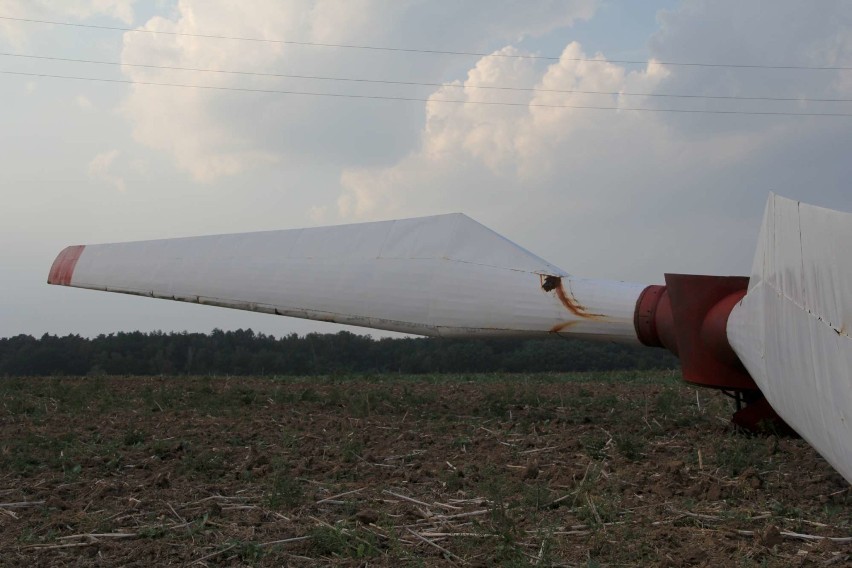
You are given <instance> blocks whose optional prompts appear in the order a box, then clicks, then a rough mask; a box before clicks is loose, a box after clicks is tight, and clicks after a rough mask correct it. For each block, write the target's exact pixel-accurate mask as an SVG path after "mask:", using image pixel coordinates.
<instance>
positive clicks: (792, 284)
mask: <svg viewBox="0 0 852 568" xmlns="http://www.w3.org/2000/svg"><path fill="white" fill-rule="evenodd" d="M850 324H852V215H851V214H848V213H840V212H838V211H832V210H830V209H823V208H820V207H814V206H810V205H804V204H800V203H798V202H796V201H791V200H789V199H784V198H781V197H777V196H775V195H772V196H770V198H769V202H768V203H767V205H766V214H765V217H764V220H763V227H762V229H761V236H760V240H759V243H758V248H757V254H756V256H755V259H754V267H753V269H752V274H751V279H750V281H749V289H748V293H747V294H746V296H745V298H743V300H742V301H741V302H740V304H738V305H737V306H736V307H735V308H734V310H733V311H732V312H731V316H730V318H729V319H728V338H729V341H730V343H731V345H732V346H733V348H734V351H736V353H737V355H738V356H739V358H740V360H742V362H743V363H744V364H745V366H746V368H747V369H748V371H749V373H750V374H751V376H752V377H753V378H754V380H755V382H756V383H757V386H758V387H760V390H761V391H763V393H764V395H766V398H767V400H768V401H769V404H771V405H772V408H774V409H775V410H776V411H777V412H778V414H779V415H780V416H781V417H782V418H783V419H784V420H785V421H786V422H787V423H788V424H789V425H790V426H792V427H793V428H794V429H795V430H796V431H797V432H798V433H799V434H800V435H801V436H802V437H803V438H804V439H805V440H807V441H808V442H809V443H810V444H811V445H812V446H813V447H814V448H816V450H817V451H818V452H819V453H820V454H822V455H823V457H825V459H826V460H828V462H829V463H831V465H833V466H834V467H835V469H837V470H838V471H839V472H840V473H841V474H842V475H843V476H844V477H845V478H846V479H847V480H848V481H849V482H850V483H852V339H850V337H849V331H850V329H852V328H850Z"/></svg>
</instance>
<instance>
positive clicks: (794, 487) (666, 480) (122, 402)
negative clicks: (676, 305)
mask: <svg viewBox="0 0 852 568" xmlns="http://www.w3.org/2000/svg"><path fill="white" fill-rule="evenodd" d="M731 409H732V408H731V404H730V402H729V400H728V399H727V398H726V397H725V396H724V395H723V394H722V393H718V392H715V391H710V390H703V389H699V390H696V389H694V388H692V387H690V386H688V385H686V384H684V383H682V382H680V381H679V378H678V377H676V376H674V375H667V374H657V375H644V374H636V373H627V374H624V373H622V374H620V375H585V376H578V375H523V376H464V377H459V376H455V377H447V376H440V377H439V376H429V377H422V376H420V377H410V376H379V377H326V378H321V379H315V378H311V379H293V378H286V379H284V378H233V377H221V378H185V377H160V378H132V377H125V378H121V377H99V378H93V377H88V378H77V379H67V378H39V379H22V378H6V379H0V564H2V565H3V566H184V565H192V566H244V565H256V566H282V565H287V566H316V565H335V566H398V565H401V564H404V565H409V564H410V565H421V566H453V565H458V566H584V567H592V566H671V567H678V566H708V567H709V566H712V567H718V566H743V567H748V566H755V567H758V566H760V567H764V566H766V567H771V566H825V565H832V566H849V565H852V560H851V559H852V539H850V538H849V537H852V496H850V485H849V484H848V483H847V482H846V481H845V480H844V479H843V478H842V477H841V476H840V475H838V474H837V473H836V472H835V471H834V470H833V469H832V468H831V466H829V465H828V464H827V463H826V462H825V461H824V460H823V459H822V458H821V457H820V456H819V455H818V454H817V453H816V452H815V451H814V450H813V449H811V448H810V447H809V446H808V444H807V443H805V442H804V441H803V440H800V439H794V438H785V437H776V436H772V435H768V436H758V437H753V436H748V435H745V434H742V433H739V432H737V431H735V430H734V429H733V428H732V427H731V426H730V425H729V418H730V414H731Z"/></svg>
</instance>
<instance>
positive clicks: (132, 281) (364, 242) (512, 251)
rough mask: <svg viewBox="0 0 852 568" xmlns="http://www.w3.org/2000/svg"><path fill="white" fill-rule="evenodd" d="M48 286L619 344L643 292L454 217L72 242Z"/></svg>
mask: <svg viewBox="0 0 852 568" xmlns="http://www.w3.org/2000/svg"><path fill="white" fill-rule="evenodd" d="M48 282H49V283H51V284H59V285H66V286H74V287H79V288H89V289H94V290H103V291H108V292H120V293H126V294H136V295H141V296H149V297H154V298H164V299H170V300H179V301H186V302H195V303H199V304H208V305H214V306H222V307H228V308H236V309H242V310H251V311H257V312H265V313H270V314H278V315H284V316H292V317H299V318H307V319H313V320H320V321H327V322H335V323H341V324H349V325H356V326H363V327H368V328H375V329H384V330H390V331H399V332H405V333H412V334H418V335H429V336H441V337H467V336H517V337H535V336H545V335H548V334H553V333H560V334H574V335H579V336H583V337H587V338H592V339H600V340H605V341H619V342H627V343H637V342H638V340H637V336H636V332H635V330H634V323H633V317H634V310H635V306H636V300H637V298H638V297H639V295H640V294H641V292H642V290H643V289H644V288H645V286H643V285H640V284H630V283H624V282H611V281H596V280H584V279H579V278H574V277H572V276H569V275H568V274H567V273H566V272H564V271H563V270H561V269H559V268H557V267H555V266H553V265H552V264H550V263H548V262H546V261H544V260H542V259H541V258H539V257H537V256H535V255H534V254H532V253H530V252H529V251H527V250H525V249H523V248H522V247H520V246H518V245H516V244H515V243H513V242H511V241H509V240H507V239H506V238H504V237H502V236H500V235H498V234H497V233H495V232H493V231H491V230H490V229H488V228H486V227H484V226H483V225H481V224H479V223H477V222H476V221H474V220H472V219H470V218H469V217H467V216H465V215H462V214H451V215H439V216H433V217H423V218H415V219H403V220H396V221H384V222H377V223H359V224H351V225H340V226H333V227H317V228H309V229H294V230H282V231H267V232H258V233H244V234H233V235H217V236H206V237H190V238H181V239H165V240H152V241H140V242H130V243H118V244H101V245H85V246H82V245H80V246H74V247H68V248H67V249H65V250H64V251H62V253H60V255H59V256H58V257H57V259H56V260H55V261H54V264H53V267H52V268H51V271H50V276H49V278H48Z"/></svg>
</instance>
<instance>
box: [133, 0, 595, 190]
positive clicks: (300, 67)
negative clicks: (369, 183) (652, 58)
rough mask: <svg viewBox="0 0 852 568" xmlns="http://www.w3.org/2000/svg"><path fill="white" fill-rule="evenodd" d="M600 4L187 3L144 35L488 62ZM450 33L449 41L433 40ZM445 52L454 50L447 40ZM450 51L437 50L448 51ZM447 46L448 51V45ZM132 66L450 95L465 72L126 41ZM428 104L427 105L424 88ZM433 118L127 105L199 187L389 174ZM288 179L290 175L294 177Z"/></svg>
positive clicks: (136, 76) (178, 98)
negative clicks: (269, 171) (445, 88)
mask: <svg viewBox="0 0 852 568" xmlns="http://www.w3.org/2000/svg"><path fill="white" fill-rule="evenodd" d="M594 7H595V1H594V0H543V1H541V2H537V3H536V5H535V7H534V8H533V7H530V5H529V4H528V3H527V2H520V1H517V0H507V1H504V2H498V3H494V2H491V1H486V0H475V1H468V2H464V3H452V4H450V5H443V4H441V5H440V6H439V5H434V4H430V3H424V2H422V1H419V0H397V1H395V2H391V3H388V2H386V1H384V0H351V1H347V2H339V1H337V0H320V1H318V2H297V1H287V2H279V1H263V2H253V3H252V8H251V9H246V8H245V7H244V6H242V5H240V4H235V3H233V2H227V1H224V0H205V1H204V2H201V1H199V0H181V1H180V2H179V3H178V5H177V9H176V12H175V15H174V17H173V18H164V17H154V18H151V19H149V20H148V21H147V22H145V24H144V26H143V27H144V28H145V29H150V30H161V31H169V32H178V33H186V34H213V35H216V34H221V35H228V36H240V37H250V38H261V39H263V38H266V39H282V38H283V39H287V40H292V41H305V42H320V43H342V44H346V43H349V44H371V45H387V46H423V47H424V48H434V47H435V46H436V45H437V46H438V47H446V48H448V49H458V50H468V51H469V50H481V49H489V48H490V47H491V44H493V43H495V42H505V41H514V40H517V39H520V38H523V37H527V36H535V35H541V34H545V33H548V32H550V31H552V30H555V29H560V28H562V27H565V26H570V25H571V24H572V23H573V22H575V21H576V20H578V19H586V18H589V17H591V15H592V14H593V12H594ZM436 29H438V30H441V34H440V35H439V36H436V35H435V33H434V31H435V30H436ZM443 38H452V39H446V40H444V39H443ZM436 42H437V43H436ZM445 42H446V43H445ZM122 60H123V61H125V62H128V63H135V62H145V63H150V64H154V65H157V64H162V65H171V66H185V67H196V68H205V69H220V70H237V71H258V72H273V73H284V74H300V75H312V76H327V77H355V78H374V79H391V80H406V79H411V80H415V81H416V80H420V81H423V80H433V81H440V80H442V79H443V78H445V77H446V74H447V73H449V72H452V70H453V68H454V66H455V65H456V64H457V60H455V59H453V58H446V57H443V58H441V57H434V56H421V55H417V54H404V55H403V54H399V53H388V52H365V51H361V50H343V49H337V48H329V47H325V48H323V47H309V46H298V45H287V44H281V43H264V42H239V41H223V40H211V39H205V38H193V37H186V36H173V35H155V34H134V33H127V34H125V36H124V48H123V52H122ZM123 72H124V73H125V74H126V76H127V77H128V78H129V79H132V80H136V81H156V82H180V83H192V84H203V85H208V86H215V87H225V88H230V87H238V88H253V89H278V90H291V91H307V92H324V93H339V94H359V95H372V94H386V95H387V94H390V95H391V96H394V95H402V96H412V94H411V93H412V92H415V93H416V91H412V90H411V89H410V88H402V87H399V88H397V89H392V88H388V87H387V86H383V87H377V86H375V85H363V84H362V85H358V84H353V83H347V84H341V83H335V82H329V81H321V80H305V79H302V80H296V79H283V78H270V77H258V76H251V75H245V74H238V75H234V74H210V73H195V74H188V73H176V72H173V71H166V70H156V69H141V68H124V70H123ZM419 92H420V93H421V94H420V95H417V94H415V96H425V95H427V94H428V91H424V90H423V89H422V88H421V89H420V91H419ZM422 113H423V108H422V105H417V104H413V103H404V102H400V103H377V102H375V101H364V100H346V99H323V98H317V97H308V96H298V95H289V96H288V95H281V94H275V93H267V94H264V93H233V92H223V91H215V90H193V89H177V88H175V89H168V88H163V87H146V86H141V85H139V86H134V87H133V88H132V89H131V93H130V95H129V97H128V98H127V100H126V101H125V103H124V105H123V114H124V116H125V117H127V119H128V120H129V121H130V123H131V124H132V126H133V134H134V137H135V139H136V140H137V141H138V142H140V143H142V144H144V145H146V146H148V147H151V148H155V149H158V150H160V151H163V152H166V153H168V154H169V155H171V156H172V157H173V159H174V160H175V162H176V164H177V165H178V167H179V168H180V169H182V170H184V171H186V172H188V173H189V174H191V175H192V176H193V177H194V178H195V179H196V180H198V181H212V180H215V179H217V178H220V177H223V176H228V175H234V174H237V173H240V172H244V171H247V170H251V169H254V168H257V167H262V166H264V165H268V164H275V163H283V164H286V163H288V162H289V163H292V162H299V163H305V162H309V161H314V162H321V163H324V164H327V165H329V167H343V166H347V165H355V164H379V163H384V164H387V163H390V162H392V161H393V160H395V159H397V158H399V157H401V156H403V155H404V154H405V152H407V151H408V150H410V149H411V148H412V144H413V143H414V142H415V141H416V140H417V131H418V129H419V128H420V126H421V124H422ZM281 167H285V166H284V165H282V166H281Z"/></svg>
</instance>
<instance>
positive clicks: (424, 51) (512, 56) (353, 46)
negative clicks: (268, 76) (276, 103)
mask: <svg viewBox="0 0 852 568" xmlns="http://www.w3.org/2000/svg"><path fill="white" fill-rule="evenodd" d="M0 20H7V21H12V22H23V23H30V24H49V25H53V26H66V27H74V28H88V29H96V30H111V31H120V32H134V33H146V34H158V35H169V36H182V37H197V38H205V39H226V40H233V41H249V42H257V43H275V44H282V45H303V46H310V47H332V48H341V49H361V50H368V51H387V52H399V53H422V54H430V55H462V56H468V57H501V58H510V59H538V60H545V61H560V60H562V61H580V62H585V63H619V64H622V65H647V64H648V63H649V62H648V61H641V60H633V59H594V58H585V57H562V56H555V55H532V54H529V55H524V54H511V53H485V52H477V51H451V50H443V49H415V48H407V47H388V46H377V45H360V44H348V43H324V42H313V41H296V40H285V39H269V38H258V37H243V36H228V35H217V34H193V33H186V32H170V31H165V30H149V29H144V28H128V27H121V26H102V25H95V24H80V23H75V22H57V21H53V20H36V19H32V18H15V17H12V16H0ZM654 64H656V65H671V66H679V67H717V68H731V69H787V70H810V71H852V66H818V65H759V64H747V63H704V62H687V61H656V60H655V61H654Z"/></svg>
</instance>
